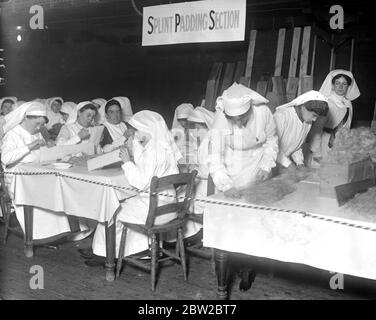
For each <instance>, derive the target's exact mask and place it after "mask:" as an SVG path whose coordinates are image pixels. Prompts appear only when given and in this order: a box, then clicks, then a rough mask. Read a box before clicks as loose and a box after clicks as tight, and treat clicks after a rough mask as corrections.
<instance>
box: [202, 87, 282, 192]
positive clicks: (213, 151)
mask: <svg viewBox="0 0 376 320" xmlns="http://www.w3.org/2000/svg"><path fill="white" fill-rule="evenodd" d="M268 102H269V101H268V100H267V99H265V98H264V97H262V96H261V95H260V94H258V93H257V92H255V91H253V90H251V89H249V88H247V87H245V86H243V85H240V84H237V83H234V84H233V85H232V86H231V87H230V88H228V89H227V90H225V91H224V92H223V95H222V96H221V97H218V99H217V104H216V110H217V111H216V117H215V120H214V125H213V128H212V130H211V132H210V141H209V147H208V149H209V156H208V157H207V166H208V168H209V172H210V174H211V176H212V178H213V182H214V184H215V187H216V189H217V190H218V191H223V192H225V191H228V190H230V189H232V188H235V189H242V188H244V187H246V186H248V185H250V184H253V183H255V182H257V181H262V180H265V179H267V178H268V177H269V175H270V172H271V169H272V168H273V167H275V166H276V158H277V153H278V137H277V134H276V128H275V123H274V120H273V115H272V113H271V111H270V109H269V108H268V107H267V106H266V105H265V104H266V103H268Z"/></svg>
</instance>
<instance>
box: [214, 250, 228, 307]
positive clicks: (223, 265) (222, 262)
mask: <svg viewBox="0 0 376 320" xmlns="http://www.w3.org/2000/svg"><path fill="white" fill-rule="evenodd" d="M227 258H228V253H227V252H226V251H223V250H218V249H216V250H215V262H216V265H217V268H216V269H217V281H218V289H217V296H218V298H219V299H221V300H226V299H227V298H228V292H227V260H228V259H227Z"/></svg>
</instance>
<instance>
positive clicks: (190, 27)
mask: <svg viewBox="0 0 376 320" xmlns="http://www.w3.org/2000/svg"><path fill="white" fill-rule="evenodd" d="M246 4H247V3H246V0H231V1H230V0H206V1H193V2H184V3H176V4H167V5H161V6H153V7H145V8H144V10H143V25H142V45H143V46H155V45H165V44H174V43H193V42H219V41H243V40H244V32H245V17H246Z"/></svg>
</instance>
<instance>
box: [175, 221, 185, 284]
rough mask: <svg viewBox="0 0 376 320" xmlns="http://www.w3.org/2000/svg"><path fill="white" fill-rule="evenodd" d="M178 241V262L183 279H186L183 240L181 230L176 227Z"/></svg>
mask: <svg viewBox="0 0 376 320" xmlns="http://www.w3.org/2000/svg"><path fill="white" fill-rule="evenodd" d="M178 243H179V244H177V245H178V246H179V247H180V248H179V251H180V262H181V265H182V267H183V273H184V280H185V281H187V263H186V260H185V250H184V241H183V230H182V229H181V228H179V229H178Z"/></svg>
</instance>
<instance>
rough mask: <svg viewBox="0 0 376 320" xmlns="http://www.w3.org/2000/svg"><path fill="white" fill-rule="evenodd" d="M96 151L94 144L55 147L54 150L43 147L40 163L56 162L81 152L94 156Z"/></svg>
mask: <svg viewBox="0 0 376 320" xmlns="http://www.w3.org/2000/svg"><path fill="white" fill-rule="evenodd" d="M94 150H95V149H94V144H93V143H91V142H88V143H80V144H74V145H68V146H55V147H52V148H47V147H42V148H40V157H39V162H48V161H56V160H58V159H62V158H64V157H66V156H68V155H74V154H77V153H80V152H82V153H86V154H87V155H92V154H94Z"/></svg>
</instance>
